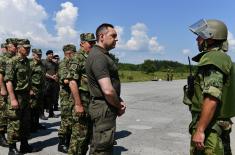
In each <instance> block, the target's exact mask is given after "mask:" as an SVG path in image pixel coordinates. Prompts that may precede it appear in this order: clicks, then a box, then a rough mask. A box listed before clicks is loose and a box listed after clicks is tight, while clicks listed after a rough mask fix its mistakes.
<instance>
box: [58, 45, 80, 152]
mask: <svg viewBox="0 0 235 155" xmlns="http://www.w3.org/2000/svg"><path fill="white" fill-rule="evenodd" d="M63 51H64V59H63V60H62V61H61V62H60V63H59V71H58V75H59V83H60V86H61V89H60V92H59V94H60V106H61V124H60V129H59V131H58V137H59V144H58V151H60V152H64V153H68V148H69V142H70V137H71V132H72V109H73V104H74V103H73V99H72V97H71V91H70V89H69V81H68V79H67V75H68V69H69V61H70V59H71V57H72V56H73V54H74V53H75V52H76V46H74V45H72V44H68V45H65V46H64V47H63Z"/></svg>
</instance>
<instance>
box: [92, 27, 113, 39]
mask: <svg viewBox="0 0 235 155" xmlns="http://www.w3.org/2000/svg"><path fill="white" fill-rule="evenodd" d="M108 27H111V28H114V26H113V25H112V24H109V23H103V24H101V25H100V26H98V27H97V29H96V32H95V35H96V39H97V41H99V35H100V34H101V32H102V31H104V30H106V29H107V28H108Z"/></svg>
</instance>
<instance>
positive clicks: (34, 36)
mask: <svg viewBox="0 0 235 155" xmlns="http://www.w3.org/2000/svg"><path fill="white" fill-rule="evenodd" d="M77 16H78V8H77V7H75V6H73V4H72V3H71V2H65V3H62V4H61V10H59V11H58V12H57V13H56V14H55V17H54V20H55V22H56V25H55V29H56V34H51V33H49V32H48V31H47V28H46V26H45V24H44V21H45V20H47V19H48V15H47V12H46V11H45V9H44V8H43V6H41V5H39V4H38V3H37V2H36V1H35V0H1V1H0V21H2V22H1V24H0V41H1V42H4V41H5V39H6V38H8V37H17V38H28V39H29V40H30V41H31V44H32V45H33V47H37V48H44V49H49V48H50V49H53V50H59V51H61V48H62V47H61V46H62V45H64V44H66V43H74V44H76V43H77V40H78V38H79V37H78V33H77V31H76V30H75V22H76V20H77Z"/></svg>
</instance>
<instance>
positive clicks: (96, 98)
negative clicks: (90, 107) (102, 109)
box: [91, 96, 105, 101]
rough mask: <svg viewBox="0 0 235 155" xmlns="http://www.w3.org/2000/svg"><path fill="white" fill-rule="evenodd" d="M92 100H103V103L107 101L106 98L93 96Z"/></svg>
mask: <svg viewBox="0 0 235 155" xmlns="http://www.w3.org/2000/svg"><path fill="white" fill-rule="evenodd" d="M91 99H92V100H103V101H104V100H105V98H104V97H102V96H101V97H95V96H92V97H91Z"/></svg>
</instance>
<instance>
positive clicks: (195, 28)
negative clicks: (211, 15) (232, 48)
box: [189, 19, 228, 40]
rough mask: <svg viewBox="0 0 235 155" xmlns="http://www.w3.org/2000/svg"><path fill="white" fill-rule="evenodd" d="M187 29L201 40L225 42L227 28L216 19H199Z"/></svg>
mask: <svg viewBox="0 0 235 155" xmlns="http://www.w3.org/2000/svg"><path fill="white" fill-rule="evenodd" d="M189 29H190V30H191V31H192V32H193V33H195V34H196V35H198V36H200V37H202V38H203V39H214V40H227V36H228V29H227V26H226V25H225V24H224V23H223V22H222V21H220V20H216V19H209V20H205V19H201V20H199V21H198V22H196V23H195V24H193V25H191V26H190V27H189Z"/></svg>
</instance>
